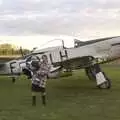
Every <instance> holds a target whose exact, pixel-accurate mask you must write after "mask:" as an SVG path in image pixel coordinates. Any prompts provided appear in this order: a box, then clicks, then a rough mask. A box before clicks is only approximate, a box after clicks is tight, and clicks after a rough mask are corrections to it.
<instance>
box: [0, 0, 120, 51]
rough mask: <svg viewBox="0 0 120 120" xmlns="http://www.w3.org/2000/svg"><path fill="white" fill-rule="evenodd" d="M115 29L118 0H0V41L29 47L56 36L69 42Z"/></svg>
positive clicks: (119, 16)
mask: <svg viewBox="0 0 120 120" xmlns="http://www.w3.org/2000/svg"><path fill="white" fill-rule="evenodd" d="M119 31H120V0H0V43H3V42H8V43H9V42H12V43H14V44H16V45H19V46H20V45H22V46H23V47H26V48H29V49H32V48H33V47H35V46H38V47H41V45H43V44H45V43H46V42H47V41H49V40H52V39H56V38H58V39H64V40H65V43H66V45H68V46H71V45H72V44H73V41H72V40H73V39H74V38H78V39H80V40H89V39H94V38H100V37H107V36H108V37H109V36H118V35H120V33H119ZM54 45H55V44H54Z"/></svg>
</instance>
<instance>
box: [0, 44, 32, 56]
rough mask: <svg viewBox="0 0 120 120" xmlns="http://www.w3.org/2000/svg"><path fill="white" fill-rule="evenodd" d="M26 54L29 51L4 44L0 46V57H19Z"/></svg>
mask: <svg viewBox="0 0 120 120" xmlns="http://www.w3.org/2000/svg"><path fill="white" fill-rule="evenodd" d="M22 52H23V54H27V53H29V52H30V51H29V50H28V49H22V48H17V47H16V46H15V45H12V44H8V43H4V44H0V55H21V54H22Z"/></svg>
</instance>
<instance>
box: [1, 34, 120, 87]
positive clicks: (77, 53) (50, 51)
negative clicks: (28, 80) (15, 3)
mask: <svg viewBox="0 0 120 120" xmlns="http://www.w3.org/2000/svg"><path fill="white" fill-rule="evenodd" d="M43 55H46V57H47V59H48V63H49V64H50V66H51V71H50V75H49V76H48V77H51V76H54V75H58V73H59V72H60V71H61V70H62V69H63V68H64V69H66V71H72V70H74V69H85V71H86V75H87V76H88V77H89V78H90V79H91V78H92V79H95V80H96V83H97V86H98V87H99V88H110V87H111V82H110V80H109V79H108V78H107V76H106V75H105V73H104V72H103V71H102V70H101V68H100V64H103V63H106V62H110V61H114V60H116V59H118V58H120V36H116V37H108V38H101V39H95V40H90V41H85V42H81V41H79V40H75V46H74V47H73V48H66V47H64V46H62V47H54V48H47V49H43V50H36V51H33V52H32V53H31V54H28V55H26V56H24V57H23V58H21V59H18V60H12V61H9V62H7V63H4V64H1V65H0V73H1V74H2V73H3V74H11V75H20V74H21V73H22V70H23V69H24V68H25V67H26V64H27V63H28V62H30V61H31V60H32V59H31V58H32V57H33V56H37V58H38V59H39V58H41V57H42V56H43Z"/></svg>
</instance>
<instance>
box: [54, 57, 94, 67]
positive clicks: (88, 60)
mask: <svg viewBox="0 0 120 120" xmlns="http://www.w3.org/2000/svg"><path fill="white" fill-rule="evenodd" d="M93 60H94V58H93V57H92V56H83V57H77V58H73V59H68V60H64V61H62V62H57V63H53V65H54V66H55V67H56V66H63V67H64V68H66V69H67V68H72V69H80V68H85V67H88V66H90V65H92V62H93Z"/></svg>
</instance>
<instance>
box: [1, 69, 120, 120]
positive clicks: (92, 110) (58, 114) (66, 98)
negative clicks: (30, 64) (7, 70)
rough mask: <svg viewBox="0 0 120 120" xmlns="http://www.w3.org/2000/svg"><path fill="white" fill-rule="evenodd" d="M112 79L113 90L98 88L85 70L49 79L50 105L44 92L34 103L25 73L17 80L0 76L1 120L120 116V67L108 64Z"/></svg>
mask: <svg viewBox="0 0 120 120" xmlns="http://www.w3.org/2000/svg"><path fill="white" fill-rule="evenodd" d="M104 71H105V72H106V73H107V75H108V77H109V78H111V80H112V88H111V89H110V90H100V89H97V88H96V83H95V82H94V81H91V80H88V78H87V77H86V76H85V74H84V71H76V72H74V74H73V76H71V77H64V78H60V79H55V80H49V81H48V84H47V94H48V95H47V106H46V107H43V106H42V104H41V99H40V96H38V97H37V106H36V107H32V106H31V91H30V81H29V80H27V79H25V78H24V77H21V78H20V79H18V80H17V82H16V83H15V84H12V82H11V80H10V78H6V77H1V78H0V79H1V80H0V120H88V119H89V120H120V113H119V112H120V68H119V67H104Z"/></svg>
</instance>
